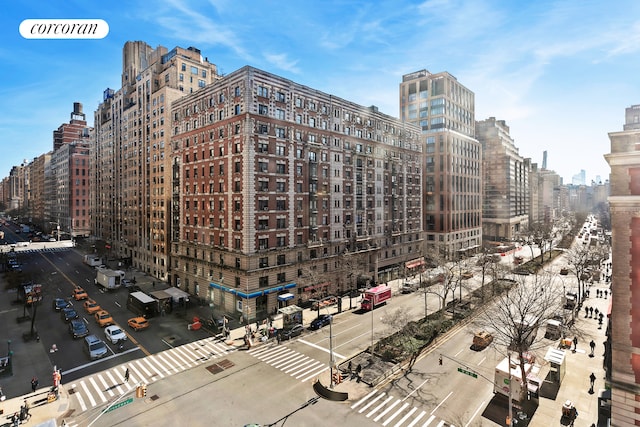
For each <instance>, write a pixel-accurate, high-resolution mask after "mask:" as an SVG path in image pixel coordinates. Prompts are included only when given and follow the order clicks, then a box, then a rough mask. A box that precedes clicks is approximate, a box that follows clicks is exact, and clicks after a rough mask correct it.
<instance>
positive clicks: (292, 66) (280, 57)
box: [264, 53, 300, 74]
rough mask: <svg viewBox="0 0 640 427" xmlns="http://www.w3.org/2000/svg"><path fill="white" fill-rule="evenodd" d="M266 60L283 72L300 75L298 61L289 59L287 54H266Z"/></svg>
mask: <svg viewBox="0 0 640 427" xmlns="http://www.w3.org/2000/svg"><path fill="white" fill-rule="evenodd" d="M264 58H265V59H266V60H267V61H268V62H269V63H270V64H272V65H273V66H275V67H277V68H279V69H281V70H284V71H288V72H290V73H294V74H299V73H300V69H299V68H298V67H297V64H298V61H297V60H295V61H294V60H291V59H289V58H288V57H287V54H286V53H265V54H264Z"/></svg>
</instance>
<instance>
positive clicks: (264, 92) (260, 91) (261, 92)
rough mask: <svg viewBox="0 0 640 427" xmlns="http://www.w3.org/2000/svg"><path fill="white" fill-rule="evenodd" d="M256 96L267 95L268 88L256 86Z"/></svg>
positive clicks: (265, 96) (266, 96)
mask: <svg viewBox="0 0 640 427" xmlns="http://www.w3.org/2000/svg"><path fill="white" fill-rule="evenodd" d="M258 96H262V97H264V98H268V97H269V89H267V88H266V87H264V86H258Z"/></svg>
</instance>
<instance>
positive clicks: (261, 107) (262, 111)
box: [258, 104, 269, 116]
mask: <svg viewBox="0 0 640 427" xmlns="http://www.w3.org/2000/svg"><path fill="white" fill-rule="evenodd" d="M258 114H260V115H261V116H266V115H267V114H269V107H267V106H266V105H263V104H258Z"/></svg>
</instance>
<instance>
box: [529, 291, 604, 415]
mask: <svg viewBox="0 0 640 427" xmlns="http://www.w3.org/2000/svg"><path fill="white" fill-rule="evenodd" d="M605 289H606V290H607V292H610V289H609V284H607V283H604V281H601V282H600V283H594V284H593V285H592V286H591V288H590V295H589V298H587V299H586V300H585V301H584V303H583V305H582V309H581V310H580V312H578V315H577V317H576V326H577V327H578V328H579V329H581V330H584V331H585V335H584V336H582V337H578V349H577V351H576V352H573V351H572V350H569V349H567V350H565V360H566V374H565V376H564V379H563V380H562V383H561V385H560V389H559V390H558V394H557V396H556V398H555V400H551V399H547V398H541V399H540V406H539V407H538V409H537V410H536V412H535V414H534V416H533V417H532V419H531V422H530V424H529V425H530V426H553V425H560V418H561V415H562V405H563V404H564V403H565V402H566V401H567V400H571V401H572V402H573V403H574V405H575V407H576V409H577V410H578V417H577V418H576V420H575V424H574V425H575V427H591V425H592V424H593V425H596V426H597V425H598V395H599V393H600V391H601V390H603V389H604V378H605V371H604V368H603V360H604V357H603V353H604V345H603V343H604V341H605V340H606V336H605V332H606V327H607V322H606V314H607V310H608V307H609V302H610V298H611V295H609V296H608V297H607V298H598V297H597V296H596V290H605ZM585 307H593V308H594V310H595V309H596V308H597V309H598V310H599V312H604V314H605V320H604V322H603V324H602V328H599V325H598V321H597V320H596V319H595V318H585V317H584V316H585V310H584V308H585ZM594 317H595V316H594ZM569 338H573V337H569ZM591 340H593V341H594V342H595V343H596V347H595V352H594V357H590V353H591V349H590V348H589V342H590V341H591ZM592 372H593V373H594V374H595V376H596V381H595V385H594V387H593V390H594V392H593V393H592V394H590V393H589V388H590V380H589V376H590V375H591V373H592Z"/></svg>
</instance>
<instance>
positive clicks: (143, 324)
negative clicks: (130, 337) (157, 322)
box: [127, 317, 149, 331]
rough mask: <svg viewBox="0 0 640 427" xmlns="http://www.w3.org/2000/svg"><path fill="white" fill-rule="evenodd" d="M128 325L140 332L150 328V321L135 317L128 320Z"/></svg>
mask: <svg viewBox="0 0 640 427" xmlns="http://www.w3.org/2000/svg"><path fill="white" fill-rule="evenodd" d="M127 324H128V325H129V326H130V327H131V328H132V329H133V330H134V331H140V330H142V329H147V328H148V327H149V321H148V320H147V319H145V318H144V317H133V318H131V319H129V320H127Z"/></svg>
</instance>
